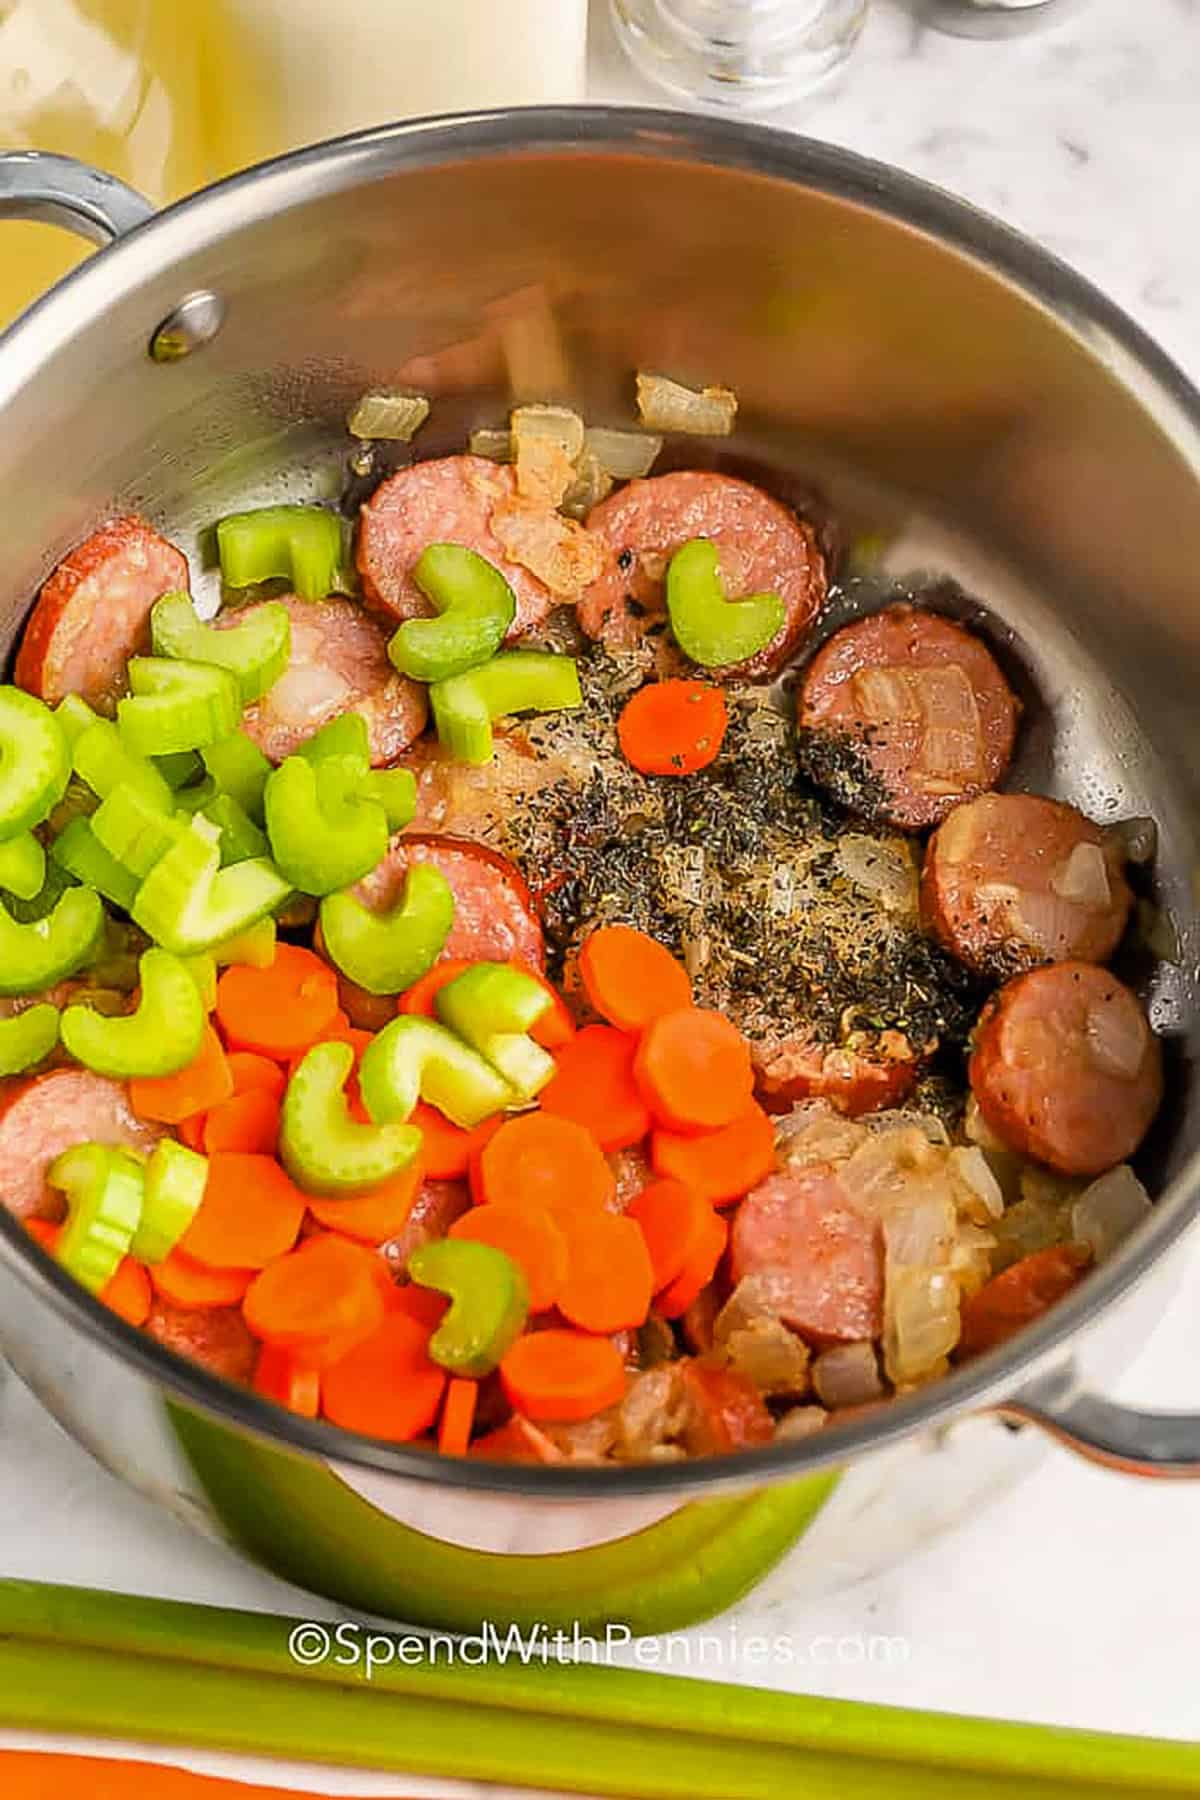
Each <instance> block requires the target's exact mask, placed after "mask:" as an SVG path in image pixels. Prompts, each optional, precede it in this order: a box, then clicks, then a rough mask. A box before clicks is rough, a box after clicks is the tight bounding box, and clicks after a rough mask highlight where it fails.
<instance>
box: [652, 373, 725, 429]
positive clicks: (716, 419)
mask: <svg viewBox="0 0 1200 1800" xmlns="http://www.w3.org/2000/svg"><path fill="white" fill-rule="evenodd" d="M637 405H638V417H639V418H640V419H641V422H642V424H643V425H645V426H646V427H647V428H648V429H649V430H650V431H684V432H691V433H693V434H694V435H695V436H697V437H728V436H729V433H730V432H731V431H732V430H733V422H734V420H735V418H736V417H737V405H738V403H737V395H736V394H735V393H733V392H732V390H731V389H729V388H723V387H706V388H701V389H700V391H699V393H697V392H696V390H695V389H694V388H689V387H684V386H683V385H682V384H681V383H680V382H678V381H671V380H669V379H668V377H667V376H665V375H646V374H643V373H642V372H641V370H639V371H638V375H637Z"/></svg>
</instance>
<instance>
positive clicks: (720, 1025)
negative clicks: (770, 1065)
mask: <svg viewBox="0 0 1200 1800" xmlns="http://www.w3.org/2000/svg"><path fill="white" fill-rule="evenodd" d="M633 1072H634V1077H635V1079H636V1081H637V1084H638V1087H639V1088H640V1089H641V1091H642V1097H643V1098H644V1100H645V1101H646V1104H647V1105H648V1106H649V1108H650V1111H651V1112H652V1113H653V1114H654V1117H655V1119H656V1120H657V1122H658V1123H659V1124H660V1125H665V1126H666V1127H667V1129H668V1130H669V1131H680V1132H685V1133H687V1132H697V1131H717V1130H719V1129H720V1127H721V1126H723V1125H732V1123H733V1121H734V1120H735V1119H736V1118H738V1117H739V1116H740V1115H741V1114H742V1113H744V1112H746V1111H747V1110H748V1109H749V1106H750V1099H751V1095H752V1093H753V1089H754V1071H753V1068H752V1067H751V1063H750V1047H749V1045H748V1044H747V1042H746V1040H745V1038H744V1037H743V1036H742V1034H741V1032H740V1031H739V1030H738V1028H737V1026H736V1025H734V1024H732V1023H731V1022H730V1020H728V1019H727V1018H725V1017H724V1016H723V1015H722V1014H721V1013H718V1012H708V1011H706V1010H705V1009H704V1008H703V1007H699V1006H684V1007H680V1009H679V1011H678V1012H671V1013H663V1014H662V1016H661V1017H660V1018H657V1019H655V1020H653V1021H652V1022H651V1024H649V1025H648V1026H647V1027H646V1030H645V1031H644V1033H643V1034H642V1039H641V1042H640V1043H639V1045H638V1051H637V1056H636V1057H635V1058H634V1064H633Z"/></svg>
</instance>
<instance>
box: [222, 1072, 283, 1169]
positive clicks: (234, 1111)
mask: <svg viewBox="0 0 1200 1800" xmlns="http://www.w3.org/2000/svg"><path fill="white" fill-rule="evenodd" d="M278 1142H279V1101H278V1099H277V1098H276V1097H275V1095H274V1094H268V1093H267V1091H266V1089H265V1088H250V1089H249V1090H248V1091H247V1092H246V1093H243V1094H233V1095H231V1097H230V1098H229V1099H228V1100H222V1101H221V1103H220V1105H219V1106H212V1107H210V1108H209V1110H208V1112H207V1113H206V1114H205V1118H204V1149H205V1150H206V1151H207V1153H208V1154H209V1155H210V1156H211V1155H212V1153H213V1152H214V1151H215V1150H243V1151H245V1152H246V1153H247V1154H250V1155H255V1156H274V1154H275V1149H276V1146H277V1144H278Z"/></svg>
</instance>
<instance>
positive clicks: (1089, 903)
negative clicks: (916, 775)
mask: <svg viewBox="0 0 1200 1800" xmlns="http://www.w3.org/2000/svg"><path fill="white" fill-rule="evenodd" d="M1123 860H1124V859H1123V855H1122V851H1121V847H1120V845H1119V843H1118V842H1117V840H1116V838H1115V837H1114V836H1113V834H1112V833H1110V832H1105V831H1103V830H1101V828H1100V826H1099V825H1094V824H1093V823H1092V821H1091V820H1090V819H1086V818H1085V817H1084V815H1083V814H1082V813H1081V812H1076V810H1075V808H1074V807H1073V806H1067V805H1066V804H1064V802H1063V801H1061V800H1045V799H1043V798H1042V797H1041V795H1038V794H982V795H981V796H980V797H979V799H978V800H969V801H967V802H966V803H965V804H964V805H962V806H956V807H955V808H954V810H953V812H952V813H950V814H949V816H948V817H947V818H946V819H945V820H944V821H943V822H942V824H941V825H939V827H938V829H937V830H936V831H935V832H934V834H933V836H932V837H931V838H930V840H929V844H928V847H927V849H926V851H925V867H924V872H923V874H922V877H921V917H922V919H923V921H924V923H925V925H926V926H927V927H928V929H929V930H930V931H932V932H933V934H934V936H935V937H936V938H937V939H938V940H939V942H941V943H942V944H944V945H945V947H946V949H947V950H949V951H951V952H952V954H953V955H955V956H957V957H958V958H959V959H960V961H962V962H965V963H966V964H967V966H968V968H971V969H975V970H977V971H978V972H979V973H980V974H982V975H995V976H999V977H1000V978H1001V979H1002V980H1003V979H1004V978H1006V977H1007V976H1010V975H1020V974H1023V973H1024V971H1025V970H1026V969H1034V968H1036V967H1037V966H1038V964H1039V963H1045V962H1067V961H1077V962H1105V961H1106V960H1107V959H1108V957H1110V956H1111V955H1112V953H1113V951H1114V950H1115V949H1116V947H1117V944H1118V943H1119V942H1120V939H1121V934H1122V932H1123V931H1124V929H1125V923H1126V920H1127V919H1128V917H1129V908H1130V905H1131V903H1132V896H1131V894H1130V892H1129V888H1128V885H1127V884H1126V881H1125V876H1124V873H1123V868H1122V864H1123Z"/></svg>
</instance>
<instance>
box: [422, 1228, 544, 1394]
mask: <svg viewBox="0 0 1200 1800" xmlns="http://www.w3.org/2000/svg"><path fill="white" fill-rule="evenodd" d="M408 1273H409V1276H410V1278H411V1279H412V1280H413V1281H415V1282H416V1283H417V1284H418V1286H420V1287H427V1288H434V1289H436V1291H437V1292H438V1293H440V1294H449V1296H450V1306H449V1310H448V1311H447V1312H446V1313H445V1315H444V1316H443V1318H442V1319H441V1320H440V1322H439V1323H438V1326H437V1328H436V1330H435V1331H434V1333H433V1336H432V1337H431V1338H430V1340H429V1355H430V1357H431V1358H432V1360H433V1361H434V1362H435V1363H440V1364H441V1366H442V1368H443V1369H449V1370H450V1371H451V1372H452V1373H453V1374H455V1375H466V1376H470V1377H471V1378H472V1379H474V1380H476V1381H478V1380H481V1379H482V1377H483V1376H485V1375H490V1374H491V1372H492V1370H493V1369H494V1368H496V1367H497V1365H498V1364H499V1362H500V1359H501V1358H502V1357H503V1355H504V1354H505V1352H506V1351H507V1350H508V1349H509V1347H510V1346H511V1345H512V1344H513V1343H515V1341H516V1339H517V1338H518V1337H519V1336H520V1335H521V1331H522V1328H523V1327H524V1324H525V1321H526V1319H527V1318H528V1316H529V1283H528V1282H527V1281H526V1279H525V1272H524V1270H523V1269H522V1268H521V1267H520V1265H519V1264H518V1263H516V1262H514V1261H513V1259H512V1257H511V1256H506V1255H505V1254H504V1252H503V1250H497V1249H495V1248H494V1247H493V1246H492V1245H491V1244H481V1243H479V1242H477V1241H476V1240H475V1239H473V1238H437V1239H435V1240H434V1241H433V1242H432V1243H428V1244H422V1245H421V1246H420V1248H419V1249H417V1250H414V1251H413V1253H412V1255H411V1256H410V1257H409V1259H408Z"/></svg>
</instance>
